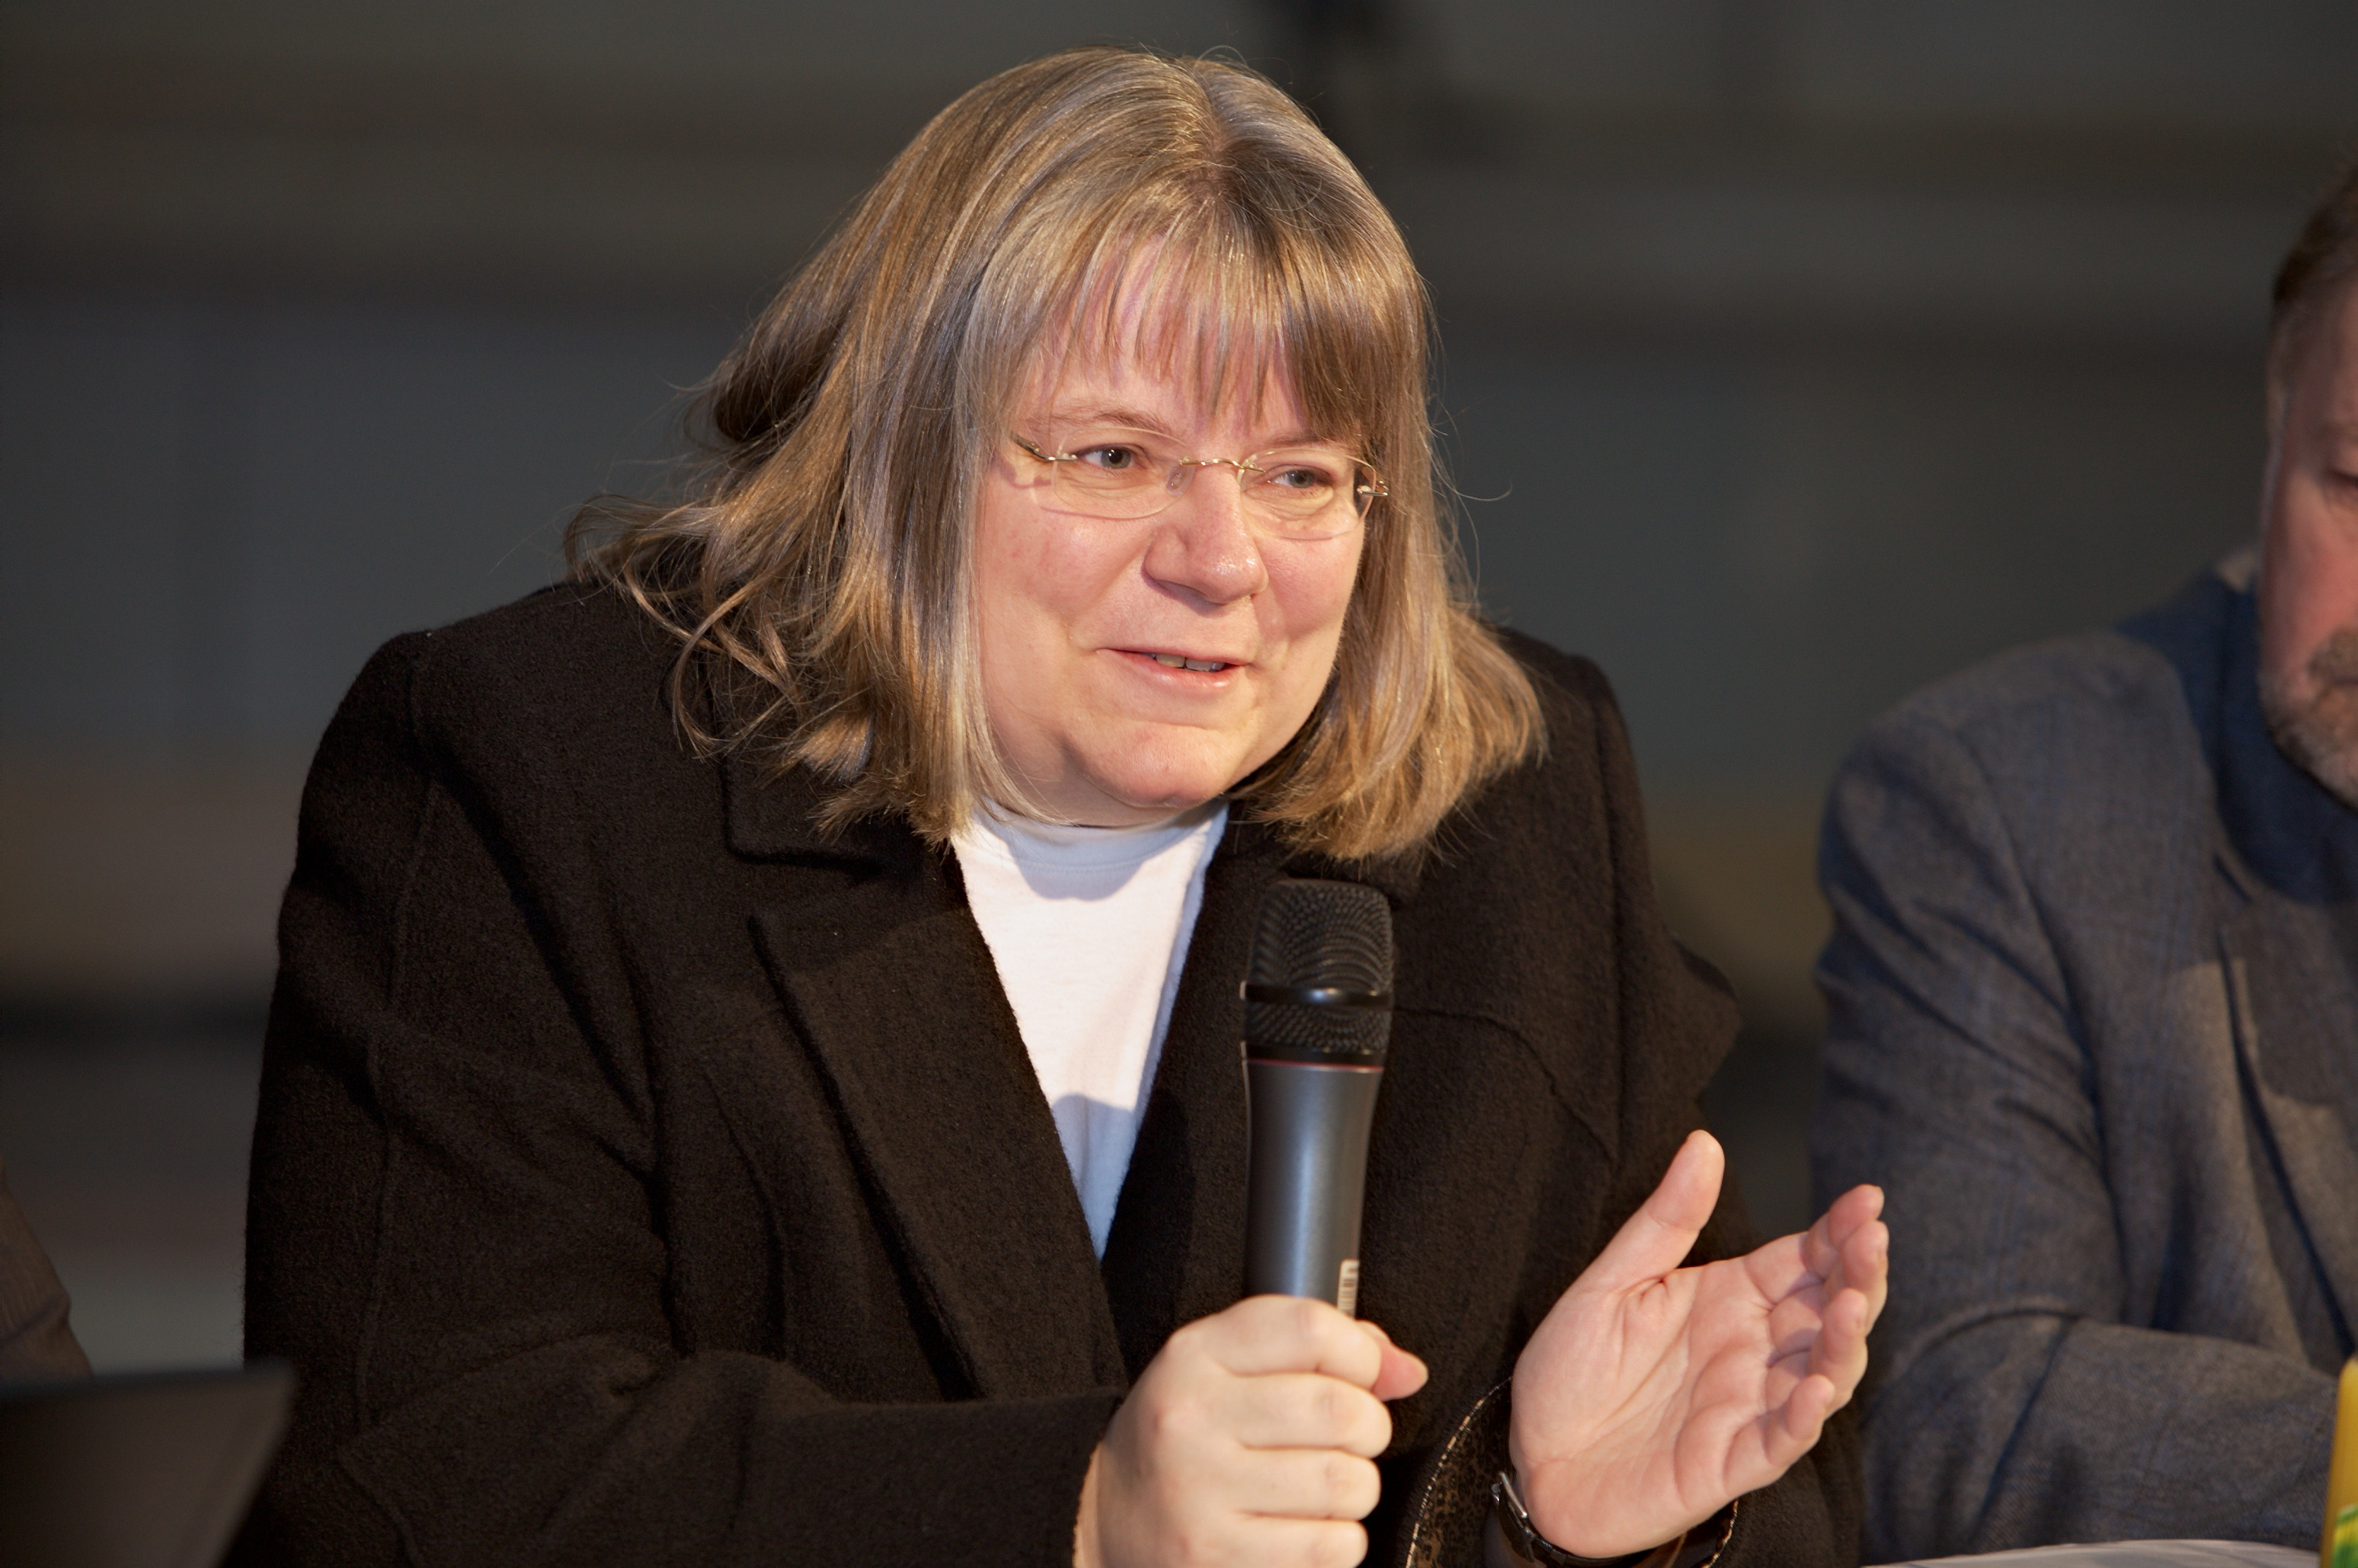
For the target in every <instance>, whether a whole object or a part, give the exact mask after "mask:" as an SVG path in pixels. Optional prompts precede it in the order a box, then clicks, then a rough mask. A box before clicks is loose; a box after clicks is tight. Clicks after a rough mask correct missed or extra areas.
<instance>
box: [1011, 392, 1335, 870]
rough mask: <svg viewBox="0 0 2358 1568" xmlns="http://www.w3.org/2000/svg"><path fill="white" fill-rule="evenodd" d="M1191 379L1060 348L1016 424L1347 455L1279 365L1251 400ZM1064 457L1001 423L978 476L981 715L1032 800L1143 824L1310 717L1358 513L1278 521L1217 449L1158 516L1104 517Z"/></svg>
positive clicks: (1191, 449) (1116, 458)
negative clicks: (1299, 525) (1026, 445)
mask: <svg viewBox="0 0 2358 1568" xmlns="http://www.w3.org/2000/svg"><path fill="white" fill-rule="evenodd" d="M1183 380H1184V378H1177V377H1174V376H1172V375H1169V374H1166V373H1163V371H1162V370H1160V369H1159V368H1149V367H1147V366H1145V365H1142V364H1141V362H1138V361H1137V360H1135V359H1134V358H1132V357H1130V356H1129V355H1127V354H1124V353H1114V352H1109V353H1106V354H1096V355H1082V354H1070V355H1065V356H1061V357H1060V358H1055V359H1052V360H1050V361H1049V362H1047V363H1046V365H1045V368H1044V369H1043V370H1042V371H1041V372H1040V373H1036V374H1035V375H1033V378H1032V380H1031V383H1030V384H1029V386H1028V388H1027V390H1026V391H1025V392H1024V393H1023V394H1022V395H1020V396H1019V397H1018V399H1017V400H1016V405H1015V410H1014V414H1013V416H1012V418H1011V432H1010V433H1011V436H1020V437H1022V438H1024V439H1025V440H1027V441H1030V442H1032V443H1033V445H1035V446H1037V447H1038V448H1039V449H1041V451H1043V452H1044V453H1050V454H1055V453H1060V452H1076V450H1077V449H1076V447H1075V446H1074V445H1070V444H1067V443H1068V442H1071V441H1074V440H1076V439H1079V440H1081V441H1082V443H1083V445H1084V446H1086V445H1087V444H1088V438H1089V437H1091V436H1093V435H1097V434H1098V433H1100V432H1104V431H1107V430H1111V429H1120V430H1129V431H1137V432H1141V435H1142V438H1143V439H1142V443H1141V445H1142V447H1151V448H1152V449H1157V450H1160V451H1163V452H1165V453H1169V454H1175V455H1179V456H1184V457H1189V458H1241V457H1246V456H1249V455H1250V454H1254V453H1261V452H1269V451H1272V450H1275V449H1282V448H1301V447H1304V446H1318V447H1325V448H1327V449H1329V450H1330V451H1331V452H1334V453H1336V455H1338V456H1343V455H1347V453H1345V451H1344V449H1341V448H1338V447H1336V446H1335V444H1334V443H1332V442H1327V441H1321V440H1319V439H1318V438H1316V437H1315V436H1314V435H1313V434H1312V432H1311V431H1310V430H1309V429H1308V426H1307V421H1306V420H1305V419H1304V417H1303V413H1302V409H1301V406H1300V404H1299V403H1298V401H1297V400H1296V399H1295V397H1294V395H1293V388H1292V387H1290V386H1288V385H1286V384H1284V382H1283V381H1282V378H1280V377H1278V376H1276V375H1274V374H1272V375H1271V378H1270V379H1269V380H1268V381H1267V382H1266V383H1265V384H1263V385H1262V386H1261V387H1260V389H1259V391H1260V395H1259V397H1258V398H1255V397H1254V396H1253V395H1251V390H1250V389H1243V390H1239V391H1238V392H1236V393H1234V394H1233V395H1230V396H1228V398H1226V399H1225V400H1224V401H1223V402H1222V403H1221V405H1220V406H1217V407H1214V406H1208V405H1207V403H1206V400H1205V399H1204V398H1203V396H1202V395H1200V394H1199V393H1197V392H1195V391H1193V390H1190V389H1189V388H1188V387H1187V386H1185V385H1184V384H1183ZM1108 460H1110V461H1111V462H1112V463H1113V464H1114V465H1116V466H1120V464H1122V463H1124V462H1127V461H1130V460H1131V459H1130V458H1126V457H1124V456H1121V455H1120V454H1119V453H1116V454H1115V455H1113V456H1112V457H1111V458H1110V459H1108V458H1107V457H1106V456H1105V455H1104V453H1103V452H1102V451H1101V452H1100V453H1099V455H1098V457H1097V459H1096V461H1098V463H1100V464H1103V463H1105V462H1106V461H1108ZM1054 471H1055V470H1054V468H1053V467H1052V465H1050V464H1048V463H1045V462H1043V461H1041V460H1039V459H1037V458H1035V457H1033V456H1032V455H1031V454H1029V453H1027V452H1026V451H1025V450H1024V449H1022V447H1020V446H1018V445H1017V444H1016V443H1015V441H1014V440H1013V439H1011V438H1008V439H1002V440H1001V441H1000V443H999V444H998V446H997V447H996V449H994V452H993V455H992V458H991V460H990V462H989V464H988V465H987V467H986V469H985V470H984V473H983V478H982V486H981V495H980V498H979V502H978V503H977V508H976V517H975V542H974V544H975V557H974V571H975V585H976V593H977V603H978V608H979V617H980V632H981V642H982V687H983V698H984V703H985V708H986V710H987V712H988V714H989V716H990V726H991V732H992V734H993V735H994V736H995V737H996V739H997V741H998V742H999V745H1000V748H1001V752H1002V753H1003V754H1004V755H1005V756H1006V758H1007V760H1008V762H1009V763H1010V764H1011V766H1012V767H1013V768H1014V769H1015V771H1016V772H1017V773H1019V774H1021V775H1022V778H1023V779H1024V781H1025V782H1026V783H1027V784H1030V786H1031V787H1032V789H1033V793H1034V794H1035V795H1037V796H1038V798H1039V801H1040V803H1041V804H1042V805H1044V806H1046V807H1047V808H1048V809H1049V810H1051V811H1053V812H1055V813H1056V814H1058V815H1060V816H1065V817H1067V818H1069V819H1071V820H1073V821H1076V822H1082V823H1087V824H1091V825H1093V826H1098V827H1118V826H1122V825H1125V824H1130V823H1137V822H1149V821H1152V820H1154V819H1156V818H1158V817H1162V816H1168V815H1170V814H1171V813H1172V812H1174V811H1179V810H1184V809H1185V808H1186V807H1188V806H1195V805H1198V804H1200V803H1202V802H1204V801H1206V800H1209V799H1211V798H1212V797H1213V796H1214V795H1218V794H1220V793H1221V792H1222V791H1224V790H1226V789H1228V786H1229V785H1231V784H1235V783H1237V782H1238V780H1240V779H1242V778H1243V777H1244V776H1245V775H1246V774H1248V773H1251V772H1252V771H1253V770H1254V769H1255V768H1258V767H1259V766H1260V765H1261V764H1262V763H1263V762H1267V761H1269V759H1270V758H1271V757H1272V756H1275V755H1276V754H1277V752H1278V751H1279V750H1280V749H1281V748H1282V747H1283V746H1284V744H1285V743H1286V742H1287V741H1290V740H1292V739H1293V734H1294V732H1295V731H1296V730H1300V729H1301V728H1302V725H1303V721H1304V720H1306V719H1308V718H1309V717H1310V710H1311V708H1313V707H1314V706H1315V704H1316V703H1317V700H1318V697H1319V693H1320V692H1321V691H1322V690H1324V689H1325V685H1326V677H1327V676H1328V674H1329V673H1330V672H1331V671H1332V670H1333V669H1334V667H1335V650H1336V644H1337V643H1338V642H1339V641H1340V639H1341V635H1342V631H1343V616H1344V612H1345V611H1346V610H1347V608H1348V607H1349V604H1350V600H1351V586H1352V583H1353V581H1354V580H1355V579H1356V578H1357V573H1358V567H1359V550H1360V546H1361V544H1362V542H1363V540H1364V538H1365V535H1366V528H1365V525H1364V524H1362V523H1361V522H1360V521H1359V520H1358V518H1357V515H1356V514H1354V513H1353V511H1352V509H1351V508H1350V506H1349V505H1348V503H1345V504H1344V505H1343V506H1342V507H1341V508H1340V516H1339V519H1338V522H1339V525H1338V526H1336V527H1335V528H1333V529H1331V530H1320V531H1316V532H1314V533H1313V534H1311V535H1302V536H1297V535H1292V534H1288V533H1282V532H1278V531H1273V530H1271V529H1269V528H1267V527H1266V526H1263V525H1261V524H1258V523H1257V522H1256V521H1255V518H1254V515H1253V514H1252V512H1251V511H1250V509H1249V507H1248V506H1247V504H1246V503H1245V501H1244V498H1243V492H1242V491H1241V490H1240V489H1239V486H1238V477H1237V472H1236V470H1233V469H1231V468H1228V467H1226V466H1220V467H1211V468H1197V469H1191V470H1186V482H1185V483H1184V486H1183V487H1182V488H1181V490H1180V492H1179V493H1178V494H1177V496H1176V497H1175V498H1174V499H1173V500H1172V501H1171V502H1170V504H1169V505H1168V506H1167V507H1166V508H1165V509H1164V510H1163V511H1161V512H1159V513H1157V514H1154V515H1152V516H1149V517H1142V518H1141V517H1130V518H1120V517H1109V516H1106V515H1102V514H1094V515H1093V514H1090V513H1089V512H1087V511H1086V510H1082V509H1080V508H1079V507H1076V505H1074V504H1071V503H1068V502H1066V501H1065V500H1062V499H1060V498H1059V495H1058V494H1057V493H1056V492H1057V490H1058V486H1057V482H1056V481H1055V477H1054ZM1345 471H1346V472H1347V471H1348V470H1347V469H1346V470H1345ZM1174 660H1176V661H1184V665H1181V667H1176V668H1174V667H1173V665H1172V663H1171V662H1170V661H1174ZM1188 666H1209V667H1188Z"/></svg>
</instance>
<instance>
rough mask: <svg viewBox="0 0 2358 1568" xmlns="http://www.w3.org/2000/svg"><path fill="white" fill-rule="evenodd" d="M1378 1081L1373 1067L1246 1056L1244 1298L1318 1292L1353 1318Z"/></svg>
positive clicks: (1379, 1071) (1379, 1072)
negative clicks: (1248, 1153) (1247, 1156)
mask: <svg viewBox="0 0 2358 1568" xmlns="http://www.w3.org/2000/svg"><path fill="white" fill-rule="evenodd" d="M1383 1076H1384V1070H1383V1068H1381V1067H1379V1066H1357V1065H1350V1066H1344V1065H1332V1066H1330V1065H1325V1064H1323V1063H1314V1062H1279V1061H1267V1060H1263V1059H1261V1058H1259V1057H1254V1056H1247V1057H1246V1058H1245V1089H1246V1097H1247V1099H1246V1103H1247V1106H1248V1108H1249V1109H1248V1120H1249V1124H1250V1137H1251V1143H1252V1163H1251V1165H1250V1166H1249V1177H1248V1182H1249V1195H1248V1197H1247V1200H1246V1202H1247V1208H1246V1213H1245V1293H1246V1294H1247V1295H1252V1296H1257V1295H1282V1296H1315V1297H1317V1298H1318V1299H1319V1300H1320V1301H1323V1302H1329V1303H1333V1304H1334V1305H1336V1306H1337V1307H1340V1308H1341V1309H1342V1310H1343V1312H1344V1314H1346V1315H1347V1316H1353V1317H1356V1316H1357V1315H1358V1302H1359V1210H1360V1207H1361V1205H1362V1202H1363V1200H1364V1199H1365V1197H1366V1195H1367V1184H1368V1130H1369V1129H1370V1128H1371V1127H1372V1126H1373V1125H1374V1122H1375V1117H1376V1090H1377V1088H1378V1087H1379V1086H1380V1085H1381V1084H1382V1082H1383Z"/></svg>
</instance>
